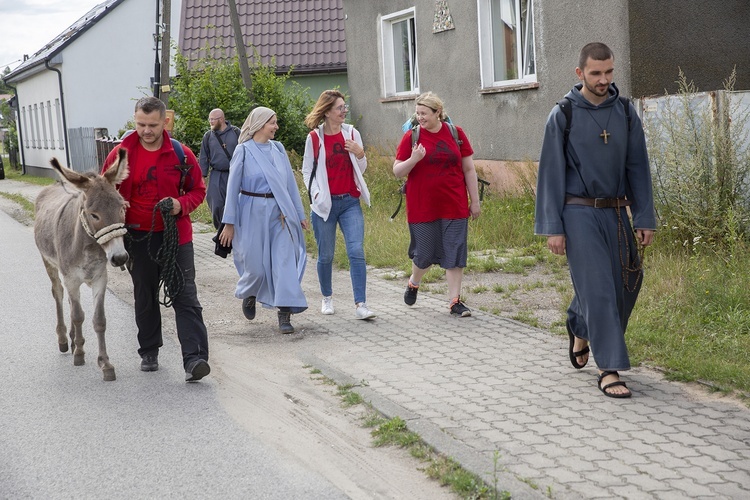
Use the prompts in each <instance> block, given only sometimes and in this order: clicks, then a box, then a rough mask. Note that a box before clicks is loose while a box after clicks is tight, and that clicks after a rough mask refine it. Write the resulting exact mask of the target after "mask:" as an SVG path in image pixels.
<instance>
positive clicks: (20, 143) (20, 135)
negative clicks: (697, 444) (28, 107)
mask: <svg viewBox="0 0 750 500" xmlns="http://www.w3.org/2000/svg"><path fill="white" fill-rule="evenodd" d="M3 83H5V85H6V86H8V87H9V88H12V89H13V92H14V93H15V94H16V106H19V105H20V101H19V100H18V89H17V88H16V87H14V86H13V85H11V84H10V83H8V82H6V81H5V80H3ZM13 112H14V113H16V123H17V124H18V150H19V151H20V152H21V171H22V172H23V174H22V175H26V157H25V156H24V154H23V123H21V113H18V112H16V111H15V110H13Z"/></svg>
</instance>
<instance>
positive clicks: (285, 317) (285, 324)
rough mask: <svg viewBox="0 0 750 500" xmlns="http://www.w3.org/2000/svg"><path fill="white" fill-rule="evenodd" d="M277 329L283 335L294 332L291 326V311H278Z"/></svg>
mask: <svg viewBox="0 0 750 500" xmlns="http://www.w3.org/2000/svg"><path fill="white" fill-rule="evenodd" d="M279 331H280V332H281V333H283V334H285V335H288V334H290V333H294V327H293V326H292V313H291V312H289V311H279Z"/></svg>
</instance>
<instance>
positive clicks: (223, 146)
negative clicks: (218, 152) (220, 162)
mask: <svg viewBox="0 0 750 500" xmlns="http://www.w3.org/2000/svg"><path fill="white" fill-rule="evenodd" d="M213 132H214V137H216V140H217V141H219V144H221V149H223V150H224V154H225V155H227V160H229V161H232V155H230V154H229V151H228V150H227V144H226V143H225V142H224V141H222V140H221V137H219V133H218V132H217V131H216V130H214V131H213ZM238 137H239V136H238Z"/></svg>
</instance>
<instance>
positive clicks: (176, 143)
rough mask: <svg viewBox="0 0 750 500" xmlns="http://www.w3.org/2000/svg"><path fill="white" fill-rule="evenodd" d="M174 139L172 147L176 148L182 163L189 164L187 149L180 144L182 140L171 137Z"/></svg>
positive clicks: (175, 150)
mask: <svg viewBox="0 0 750 500" xmlns="http://www.w3.org/2000/svg"><path fill="white" fill-rule="evenodd" d="M170 140H171V141H172V147H173V148H174V152H175V154H176V155H177V158H179V159H180V165H187V163H186V160H185V150H183V149H182V144H180V141H178V140H177V139H174V138H170Z"/></svg>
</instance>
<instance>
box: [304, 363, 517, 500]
mask: <svg viewBox="0 0 750 500" xmlns="http://www.w3.org/2000/svg"><path fill="white" fill-rule="evenodd" d="M303 368H305V369H307V370H309V372H310V374H312V375H320V374H321V372H320V370H319V369H317V368H313V367H312V366H310V365H305V366H304V367H303ZM311 378H312V379H313V380H315V381H317V382H320V383H322V384H325V385H336V382H335V381H333V380H332V379H330V378H328V377H326V376H324V375H321V376H319V377H318V376H316V377H311ZM366 385H367V382H366V381H364V380H363V381H361V382H360V383H359V384H357V386H366ZM355 387H356V386H355V385H353V384H347V385H338V386H337V391H336V396H337V397H338V398H339V399H340V400H341V405H342V406H343V407H345V408H348V407H351V406H355V405H359V404H361V405H364V406H365V408H366V412H365V415H364V417H362V420H361V424H362V426H363V427H365V428H368V429H372V431H371V432H370V434H371V435H372V438H373V440H372V444H373V446H376V447H381V446H396V447H399V448H403V449H404V450H407V451H408V452H409V454H410V455H411V456H412V457H413V458H415V459H417V460H418V461H419V462H420V463H421V464H424V467H423V468H421V470H423V471H424V472H425V473H426V474H427V476H428V477H430V478H432V479H434V480H436V481H438V482H439V483H440V484H441V485H442V486H448V487H450V488H451V489H452V490H453V492H454V493H456V494H457V495H458V496H459V497H460V498H465V499H467V500H468V499H471V500H496V499H510V494H509V493H508V492H507V491H499V490H498V484H497V483H498V480H497V477H498V476H497V472H498V470H497V469H498V456H499V454H497V453H496V454H495V460H494V464H495V465H494V466H495V470H494V474H493V480H494V484H493V485H492V486H489V485H487V484H486V483H485V482H484V481H482V479H481V478H479V477H478V476H476V475H475V474H472V473H471V472H469V471H467V470H466V469H464V468H463V467H461V465H460V464H459V463H458V462H456V461H454V460H453V459H451V458H449V457H446V456H444V455H441V454H439V453H437V452H436V451H435V450H434V449H433V448H432V447H430V446H429V445H428V444H427V443H425V442H424V441H423V440H422V438H421V437H420V436H419V434H417V433H416V432H413V431H410V430H409V428H408V426H407V424H406V422H405V421H404V420H403V419H402V418H401V417H393V418H390V419H389V418H385V417H384V416H383V415H381V414H380V413H378V412H377V411H375V410H374V409H373V407H372V406H371V405H370V404H369V403H368V402H366V401H365V400H364V399H363V398H362V397H361V396H360V395H359V394H357V393H356V392H355V391H354V388H355Z"/></svg>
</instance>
